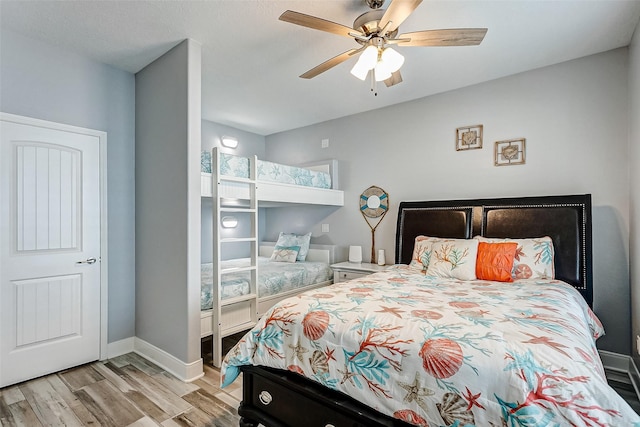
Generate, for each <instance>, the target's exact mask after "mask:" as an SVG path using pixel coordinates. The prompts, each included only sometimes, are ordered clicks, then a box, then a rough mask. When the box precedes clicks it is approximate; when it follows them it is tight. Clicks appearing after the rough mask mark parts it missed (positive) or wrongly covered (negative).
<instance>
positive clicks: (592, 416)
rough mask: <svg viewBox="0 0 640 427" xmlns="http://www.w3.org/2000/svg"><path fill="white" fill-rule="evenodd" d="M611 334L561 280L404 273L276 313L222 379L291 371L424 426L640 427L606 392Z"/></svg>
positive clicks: (304, 298) (395, 270)
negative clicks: (605, 337)
mask: <svg viewBox="0 0 640 427" xmlns="http://www.w3.org/2000/svg"><path fill="white" fill-rule="evenodd" d="M603 333H604V330H603V329H602V325H601V324H600V322H599V321H598V319H597V318H596V316H595V315H594V313H593V312H592V311H591V310H590V309H589V307H588V306H587V304H586V303H585V302H584V299H583V298H582V296H581V295H580V294H579V293H578V291H577V290H576V289H574V288H573V287H572V286H570V285H568V284H566V283H563V282H560V281H557V280H538V281H532V280H525V281H515V282H513V283H503V282H490V281H468V282H463V281H460V280H455V279H445V278H436V277H429V276H425V275H424V274H422V272H421V271H420V270H418V269H415V268H412V267H409V266H406V265H404V266H403V265H397V266H394V267H391V268H389V269H387V270H385V271H383V272H379V273H375V274H372V275H369V276H366V277H363V278H358V279H354V280H351V281H348V282H342V283H338V284H334V285H333V286H331V288H330V292H326V291H315V290H310V291H307V292H304V293H302V294H300V295H298V296H297V297H295V298H288V299H286V300H283V301H281V302H280V303H278V304H276V305H275V306H274V307H272V308H271V309H270V310H268V311H267V312H266V313H265V315H264V316H263V317H262V318H261V319H260V321H259V322H258V324H257V325H256V326H255V327H254V328H253V329H252V330H251V331H249V332H248V333H247V334H246V335H245V336H244V337H243V338H242V339H241V340H240V341H239V342H238V344H237V345H236V346H235V347H234V348H233V349H232V350H231V351H230V352H229V353H228V354H227V356H226V358H225V359H224V361H223V363H222V367H221V378H222V385H223V387H224V386H226V385H228V384H230V383H231V382H233V381H234V379H236V378H237V376H238V375H239V367H240V366H242V365H254V366H259V365H262V366H268V367H273V368H276V369H282V370H289V371H292V372H295V373H297V374H300V375H303V376H305V377H307V378H309V379H311V380H313V381H315V382H317V383H320V384H322V385H324V386H326V387H328V388H331V389H334V390H337V391H340V392H343V393H345V394H347V395H349V396H351V397H353V398H354V399H356V400H358V401H360V402H362V403H364V404H366V405H368V406H370V407H372V408H375V409H376V410H378V411H379V412H381V413H383V414H386V415H389V416H392V417H396V418H399V419H402V420H405V421H407V422H409V423H412V424H415V425H420V426H426V425H430V426H438V425H447V426H450V425H460V426H462V425H477V426H485V425H486V426H488V425H525V424H526V425H534V424H535V425H549V424H552V425H576V426H586V425H589V426H590V425H596V424H597V425H616V426H622V425H636V424H634V423H640V417H639V416H638V414H636V413H635V412H634V411H633V409H632V408H631V407H630V406H629V405H628V404H627V403H626V402H625V401H624V400H623V399H622V398H621V397H620V396H619V395H618V394H617V393H616V392H615V391H614V390H613V389H611V388H610V387H609V385H608V384H607V380H606V377H605V375H604V369H603V366H602V363H601V361H600V359H599V356H598V351H597V348H596V345H595V340H596V338H598V337H599V336H601V335H602V334H603ZM584 408H589V409H588V410H584ZM594 420H597V422H595V421H594Z"/></svg>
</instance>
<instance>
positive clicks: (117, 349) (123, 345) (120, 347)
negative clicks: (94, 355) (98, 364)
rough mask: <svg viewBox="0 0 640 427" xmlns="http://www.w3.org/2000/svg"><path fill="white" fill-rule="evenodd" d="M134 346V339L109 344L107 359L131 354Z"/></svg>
mask: <svg viewBox="0 0 640 427" xmlns="http://www.w3.org/2000/svg"><path fill="white" fill-rule="evenodd" d="M133 346H134V337H129V338H125V339H123V340H120V341H115V342H110V343H109V344H107V359H112V358H114V357H117V356H122V355H123V354H127V353H131V352H132V351H133Z"/></svg>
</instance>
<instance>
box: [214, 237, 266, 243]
mask: <svg viewBox="0 0 640 427" xmlns="http://www.w3.org/2000/svg"><path fill="white" fill-rule="evenodd" d="M257 240H258V239H256V238H255V237H228V238H226V239H220V243H238V242H256V241H257Z"/></svg>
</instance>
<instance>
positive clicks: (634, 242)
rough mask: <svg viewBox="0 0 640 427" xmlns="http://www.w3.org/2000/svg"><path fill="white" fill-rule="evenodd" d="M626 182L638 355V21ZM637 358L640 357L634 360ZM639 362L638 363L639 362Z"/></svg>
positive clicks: (633, 50)
mask: <svg viewBox="0 0 640 427" xmlns="http://www.w3.org/2000/svg"><path fill="white" fill-rule="evenodd" d="M629 172H630V174H629V177H630V179H629V181H630V184H631V188H630V191H629V199H630V202H631V210H630V236H629V239H630V245H629V249H630V250H629V259H630V260H631V295H632V299H631V317H632V320H633V327H632V331H633V334H632V340H631V341H632V347H633V354H634V355H635V356H636V357H638V352H637V348H636V342H635V338H633V337H635V336H637V335H639V334H640V22H639V23H638V25H637V26H636V31H635V33H634V35H633V40H632V42H631V45H630V47H629ZM637 360H639V361H640V359H637ZM639 365H640V364H639Z"/></svg>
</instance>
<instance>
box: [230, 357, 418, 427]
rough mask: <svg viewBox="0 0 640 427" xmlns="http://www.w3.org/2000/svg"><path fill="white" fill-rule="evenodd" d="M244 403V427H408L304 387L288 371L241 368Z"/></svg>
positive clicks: (308, 385) (327, 392)
mask: <svg viewBox="0 0 640 427" xmlns="http://www.w3.org/2000/svg"><path fill="white" fill-rule="evenodd" d="M242 372H243V401H242V403H241V404H240V407H239V408H238V413H239V414H240V416H241V417H242V418H243V422H244V424H242V423H241V425H247V426H249V425H257V423H262V424H264V425H268V426H269V427H285V426H287V427H297V426H305V427H372V426H378V427H383V426H385V427H404V426H407V427H409V424H407V423H405V422H403V421H401V420H397V419H394V418H391V417H387V416H385V415H383V414H380V413H379V412H377V411H375V410H373V409H371V408H368V407H367V406H365V405H363V404H361V403H359V402H357V401H355V400H353V399H351V398H350V397H349V396H347V395H344V394H342V393H339V392H336V391H334V390H330V389H328V388H323V387H322V386H320V385H319V384H315V383H307V381H305V379H304V378H302V377H300V376H299V375H295V374H293V373H291V372H287V371H279V370H275V369H270V368H264V367H254V366H244V367H242Z"/></svg>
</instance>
